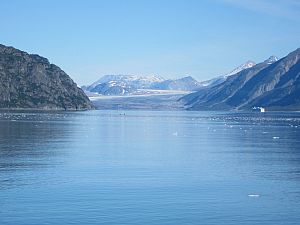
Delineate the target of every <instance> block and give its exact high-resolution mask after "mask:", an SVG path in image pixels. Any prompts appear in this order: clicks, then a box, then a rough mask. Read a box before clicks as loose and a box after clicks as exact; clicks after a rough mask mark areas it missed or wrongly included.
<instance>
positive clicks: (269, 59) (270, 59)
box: [265, 55, 278, 64]
mask: <svg viewBox="0 0 300 225" xmlns="http://www.w3.org/2000/svg"><path fill="white" fill-rule="evenodd" d="M277 61H278V58H277V57H276V56H274V55H271V56H270V57H269V58H268V59H267V60H265V63H267V64H272V63H274V62H277Z"/></svg>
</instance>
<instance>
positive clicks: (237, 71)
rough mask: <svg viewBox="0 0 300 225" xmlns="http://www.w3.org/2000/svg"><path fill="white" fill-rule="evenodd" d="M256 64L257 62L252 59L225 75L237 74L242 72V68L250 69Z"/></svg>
mask: <svg viewBox="0 0 300 225" xmlns="http://www.w3.org/2000/svg"><path fill="white" fill-rule="evenodd" d="M255 65H256V63H255V62H253V61H251V60H248V61H247V62H245V63H243V64H242V65H240V66H238V67H237V68H235V69H234V70H232V71H231V72H230V73H227V74H226V75H225V77H228V76H231V75H234V74H237V73H239V72H241V71H242V70H245V69H249V68H251V67H253V66H255Z"/></svg>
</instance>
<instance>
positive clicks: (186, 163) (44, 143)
mask: <svg viewBox="0 0 300 225" xmlns="http://www.w3.org/2000/svg"><path fill="white" fill-rule="evenodd" d="M122 113H123V112H119V111H90V112H78V113H29V112H27V113H7V112H6V113H5V112H2V113H0V224H1V225H6V224H13V225H18V224H22V225H27V224H38V225H42V224H110V225H114V224H118V225H119V224H120V225H126V224H130V225H135V224H139V225H148V224H154V225H160V224H170V225H177V224H178V225H185V224H189V225H194V224H204V225H210V224H218V225H222V224H249V225H254V224H263V225H269V224H270V225H276V224H284V225H289V224H297V225H299V224H300V113H289V114H283V113H266V114H258V113H252V114H245V113H239V114H235V113H231V114H225V113H223V114H222V113H209V112H180V111H179V112H153V111H152V112H148V111H126V112H125V115H123V114H122Z"/></svg>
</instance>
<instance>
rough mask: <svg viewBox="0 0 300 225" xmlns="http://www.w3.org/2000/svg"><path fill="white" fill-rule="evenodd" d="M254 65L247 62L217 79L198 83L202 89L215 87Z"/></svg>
mask: <svg viewBox="0 0 300 225" xmlns="http://www.w3.org/2000/svg"><path fill="white" fill-rule="evenodd" d="M255 65H256V63H255V62H253V61H251V60H248V61H247V62H245V63H243V64H241V65H240V66H238V67H236V68H235V69H234V70H232V71H231V72H229V73H227V74H225V75H222V76H218V77H215V78H213V79H210V80H207V81H202V82H200V83H201V85H202V87H212V86H216V85H218V84H220V83H223V82H224V81H225V80H226V79H227V77H229V76H231V75H234V74H237V73H239V72H241V71H242V70H245V69H249V68H251V67H253V66H255Z"/></svg>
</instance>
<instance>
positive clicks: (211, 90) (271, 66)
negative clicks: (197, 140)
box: [180, 49, 300, 110]
mask: <svg viewBox="0 0 300 225" xmlns="http://www.w3.org/2000/svg"><path fill="white" fill-rule="evenodd" d="M299 59H300V49H297V50H296V51H294V52H292V53H290V54H289V55H287V56H286V57H284V58H282V59H280V60H278V59H277V58H276V57H274V56H272V57H270V58H269V59H267V60H265V61H264V62H262V63H259V64H256V65H253V66H251V67H249V68H247V69H244V70H241V71H240V72H238V73H236V74H234V75H230V76H228V77H227V79H226V80H225V81H224V82H222V83H219V84H217V85H215V86H208V87H207V88H203V89H201V90H199V91H197V92H195V93H192V94H189V95H187V96H184V97H183V98H181V99H180V101H182V102H183V103H184V104H185V105H186V107H187V108H188V109H191V110H234V109H235V110H249V109H252V108H253V107H264V108H266V109H267V110H300V60H299Z"/></svg>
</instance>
